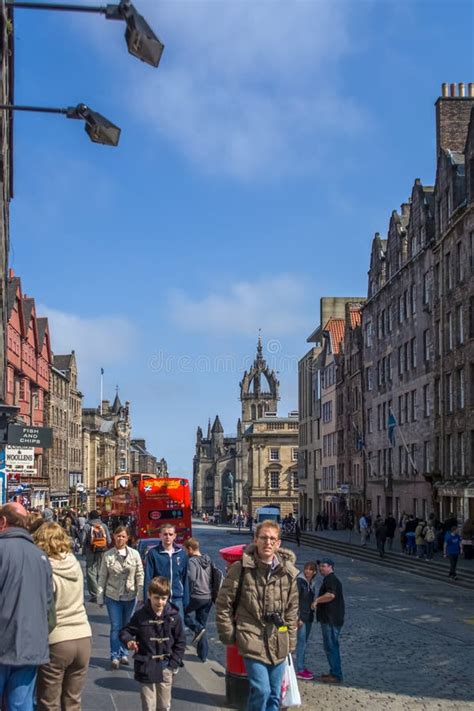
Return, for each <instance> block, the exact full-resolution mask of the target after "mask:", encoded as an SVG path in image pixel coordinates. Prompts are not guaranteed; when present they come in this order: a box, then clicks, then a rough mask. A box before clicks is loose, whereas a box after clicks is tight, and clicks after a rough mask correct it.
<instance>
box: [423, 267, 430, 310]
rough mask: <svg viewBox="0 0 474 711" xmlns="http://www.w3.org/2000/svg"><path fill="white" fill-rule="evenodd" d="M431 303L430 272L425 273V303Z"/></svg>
mask: <svg viewBox="0 0 474 711" xmlns="http://www.w3.org/2000/svg"><path fill="white" fill-rule="evenodd" d="M429 303H430V273H429V272H425V273H424V274H423V304H429Z"/></svg>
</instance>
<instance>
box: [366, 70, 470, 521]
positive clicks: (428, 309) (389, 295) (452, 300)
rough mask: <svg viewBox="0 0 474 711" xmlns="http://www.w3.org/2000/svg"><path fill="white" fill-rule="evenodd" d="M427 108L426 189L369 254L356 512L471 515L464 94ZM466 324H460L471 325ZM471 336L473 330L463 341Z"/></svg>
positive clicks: (417, 190)
mask: <svg viewBox="0 0 474 711" xmlns="http://www.w3.org/2000/svg"><path fill="white" fill-rule="evenodd" d="M468 93H469V96H465V87H464V85H459V91H457V90H456V85H451V90H450V93H449V95H448V87H447V85H443V96H441V97H440V98H439V99H438V100H437V102H436V138H437V174H436V181H435V186H434V188H433V187H430V186H423V185H422V184H421V182H420V181H419V180H415V183H414V186H413V189H412V193H411V197H410V200H409V202H408V203H407V204H404V205H402V208H401V211H400V213H397V212H395V211H394V212H393V213H392V217H391V219H390V224H389V228H388V234H387V239H386V240H385V239H381V238H380V236H379V235H376V236H375V238H374V241H373V244H372V256H371V264H370V270H369V288H368V299H367V302H366V304H365V306H364V308H363V312H362V326H363V331H364V366H365V375H364V386H365V394H364V404H365V420H366V422H365V425H366V435H365V446H366V448H367V451H368V459H369V462H368V467H367V472H366V474H367V508H369V509H372V510H373V512H374V513H375V514H377V513H381V514H385V513H387V512H388V511H393V513H394V514H395V515H398V514H400V513H401V511H403V510H405V511H407V512H408V513H413V514H415V515H418V516H426V515H427V513H429V512H431V511H435V513H437V514H438V515H439V516H440V517H441V518H444V517H445V516H447V515H448V513H450V512H451V511H453V512H454V513H456V514H457V515H458V517H459V518H460V519H461V520H463V519H464V518H465V517H466V516H467V515H468V514H469V513H470V514H471V515H472V514H473V512H474V511H473V498H474V486H473V485H472V479H473V475H474V471H473V461H474V444H473V438H474V435H473V429H474V420H473V407H472V405H473V401H474V395H473V389H474V385H473V379H474V375H473V371H472V362H473V359H474V350H473V349H474V345H473V340H472V338H473V336H474V329H472V326H470V327H469V328H468V323H469V318H470V317H471V319H472V300H473V293H474V286H473V268H472V256H470V255H472V254H473V251H472V250H473V246H472V242H473V236H472V235H473V230H474V220H473V199H472V189H471V188H470V181H471V180H474V178H473V175H474V171H473V169H472V152H473V145H474V144H473V137H472V136H473V131H474V128H473V119H472V109H473V107H474V84H470V85H469V91H468ZM470 314H471V316H470ZM471 329H472V330H471Z"/></svg>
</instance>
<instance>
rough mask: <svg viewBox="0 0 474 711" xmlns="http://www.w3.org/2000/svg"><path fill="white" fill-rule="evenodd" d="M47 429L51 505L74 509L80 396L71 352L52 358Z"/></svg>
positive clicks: (78, 479)
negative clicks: (50, 435) (50, 434)
mask: <svg viewBox="0 0 474 711" xmlns="http://www.w3.org/2000/svg"><path fill="white" fill-rule="evenodd" d="M48 425H49V427H51V428H52V429H53V447H52V448H51V450H49V451H47V452H46V464H47V467H48V477H49V480H50V500H51V503H52V504H53V505H58V506H60V505H62V504H63V503H65V501H67V500H69V501H72V502H73V503H74V504H75V505H77V503H78V501H80V499H81V493H80V492H77V490H76V488H75V487H76V485H77V484H82V483H83V471H82V393H81V392H80V391H79V389H78V384H77V361H76V355H75V352H74V351H71V353H69V354H67V355H55V356H53V365H52V368H51V370H50V390H49V398H48Z"/></svg>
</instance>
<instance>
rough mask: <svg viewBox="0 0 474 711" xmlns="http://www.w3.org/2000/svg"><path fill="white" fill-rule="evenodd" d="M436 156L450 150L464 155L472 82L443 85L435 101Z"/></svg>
mask: <svg viewBox="0 0 474 711" xmlns="http://www.w3.org/2000/svg"><path fill="white" fill-rule="evenodd" d="M435 106H436V155H437V157H439V155H440V153H441V151H443V150H451V151H456V152H457V153H464V147H465V144H466V138H467V130H468V127H469V121H470V118H471V109H472V108H473V107H474V82H470V83H469V84H468V85H467V95H466V84H464V82H459V83H458V84H456V83H454V82H453V83H451V84H449V85H448V84H447V83H443V84H442V85H441V96H440V97H439V98H438V100H437V101H436V104H435Z"/></svg>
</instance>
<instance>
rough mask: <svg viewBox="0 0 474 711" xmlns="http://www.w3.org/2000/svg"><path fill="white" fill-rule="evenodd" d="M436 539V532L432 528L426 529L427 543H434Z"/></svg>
mask: <svg viewBox="0 0 474 711" xmlns="http://www.w3.org/2000/svg"><path fill="white" fill-rule="evenodd" d="M435 538H436V536H435V532H434V529H433V527H432V526H427V527H426V528H425V541H426V542H427V543H433V541H434V539H435Z"/></svg>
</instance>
